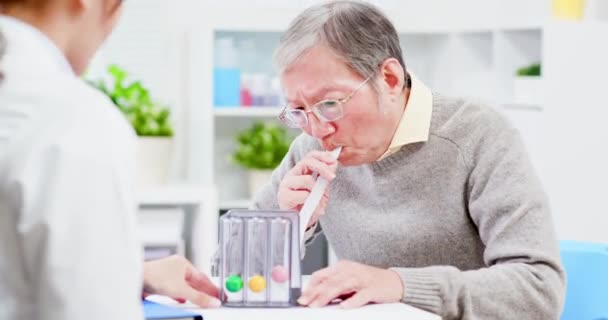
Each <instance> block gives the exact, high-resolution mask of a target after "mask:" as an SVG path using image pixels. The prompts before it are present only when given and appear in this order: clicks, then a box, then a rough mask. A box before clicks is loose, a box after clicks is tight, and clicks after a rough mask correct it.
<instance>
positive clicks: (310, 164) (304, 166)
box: [292, 158, 336, 181]
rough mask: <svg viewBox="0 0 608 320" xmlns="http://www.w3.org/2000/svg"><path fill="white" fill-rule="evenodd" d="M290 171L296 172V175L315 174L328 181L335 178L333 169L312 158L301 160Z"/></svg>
mask: <svg viewBox="0 0 608 320" xmlns="http://www.w3.org/2000/svg"><path fill="white" fill-rule="evenodd" d="M292 170H296V173H299V174H300V175H303V174H311V173H313V172H317V173H319V175H321V176H322V177H323V178H325V179H327V180H329V181H331V180H333V179H334V178H335V177H336V174H335V173H334V171H336V169H335V167H331V166H330V165H328V164H327V163H325V162H322V161H320V160H318V159H314V158H305V159H303V160H301V161H300V162H298V164H296V165H295V167H294V169H292Z"/></svg>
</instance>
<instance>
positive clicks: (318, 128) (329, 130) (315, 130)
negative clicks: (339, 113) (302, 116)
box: [308, 112, 336, 140]
mask: <svg viewBox="0 0 608 320" xmlns="http://www.w3.org/2000/svg"><path fill="white" fill-rule="evenodd" d="M308 124H309V125H310V133H311V135H312V136H313V137H315V138H317V139H321V140H322V139H324V138H325V137H327V136H329V135H331V134H333V133H334V132H336V128H335V127H334V126H333V124H331V123H330V122H324V121H321V120H320V119H319V118H318V117H317V115H316V114H314V112H311V113H309V114H308Z"/></svg>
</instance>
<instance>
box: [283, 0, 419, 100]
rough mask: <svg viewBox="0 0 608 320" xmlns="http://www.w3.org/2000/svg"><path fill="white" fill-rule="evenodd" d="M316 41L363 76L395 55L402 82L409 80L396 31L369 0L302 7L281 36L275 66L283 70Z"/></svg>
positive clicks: (371, 72)
mask: <svg viewBox="0 0 608 320" xmlns="http://www.w3.org/2000/svg"><path fill="white" fill-rule="evenodd" d="M317 45H326V46H327V47H329V48H330V49H331V50H332V51H334V53H336V54H337V55H338V56H339V57H341V58H343V59H344V62H345V63H346V64H347V65H348V66H349V67H350V68H352V69H353V70H354V71H355V72H356V73H357V74H358V75H359V76H361V77H362V78H367V77H368V76H370V75H372V74H374V73H375V72H376V71H377V70H378V67H379V66H380V65H381V64H382V63H383V62H384V61H385V60H386V59H388V58H395V59H397V60H398V61H399V63H400V64H401V66H402V67H403V72H404V74H405V83H406V84H407V83H408V82H409V79H408V78H409V77H408V74H407V70H406V67H405V63H404V62H403V54H402V52H401V46H400V45H399V35H398V34H397V31H396V30H395V27H394V26H393V24H392V23H391V21H390V20H389V19H388V18H387V17H386V16H385V15H384V14H383V13H382V12H381V11H380V9H378V8H377V7H375V6H373V5H372V4H368V3H364V2H360V1H331V2H328V3H324V4H321V5H316V6H313V7H310V8H308V9H306V10H304V12H302V13H300V14H299V15H298V16H297V17H296V18H295V19H294V20H293V21H292V22H291V24H290V26H289V28H288V29H287V31H286V32H285V33H284V34H283V35H282V36H281V40H280V42H279V46H278V47H277V49H276V51H275V55H274V64H275V67H276V68H277V69H278V71H279V73H283V72H284V71H285V70H286V69H288V68H289V67H290V66H291V65H293V64H294V63H296V62H297V60H298V59H299V58H300V57H302V56H303V55H304V54H305V53H306V52H307V51H308V50H310V49H311V48H313V47H314V46H317ZM374 89H376V86H375V82H374Z"/></svg>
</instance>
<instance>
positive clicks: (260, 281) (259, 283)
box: [249, 276, 266, 292]
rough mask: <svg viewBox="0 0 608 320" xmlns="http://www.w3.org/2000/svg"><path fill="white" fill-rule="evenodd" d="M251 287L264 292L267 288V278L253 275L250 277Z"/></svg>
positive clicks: (252, 289)
mask: <svg viewBox="0 0 608 320" xmlns="http://www.w3.org/2000/svg"><path fill="white" fill-rule="evenodd" d="M249 289H251V291H253V292H262V291H264V289H266V279H264V277H262V276H253V277H251V278H250V279H249Z"/></svg>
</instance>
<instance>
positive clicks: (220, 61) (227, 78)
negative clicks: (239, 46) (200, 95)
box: [213, 38, 241, 107]
mask: <svg viewBox="0 0 608 320" xmlns="http://www.w3.org/2000/svg"><path fill="white" fill-rule="evenodd" d="M240 103H241V71H240V70H239V68H238V52H237V50H236V48H235V46H234V42H233V39H232V38H220V39H218V40H217V41H216V47H215V63H214V68H213V104H214V106H215V107H238V106H239V105H240Z"/></svg>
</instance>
